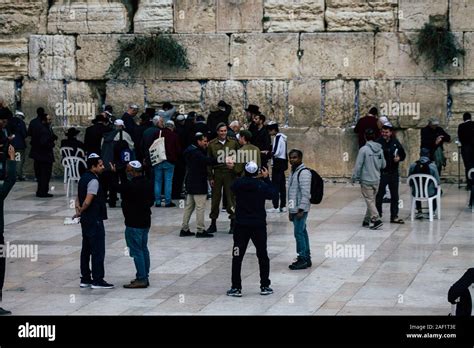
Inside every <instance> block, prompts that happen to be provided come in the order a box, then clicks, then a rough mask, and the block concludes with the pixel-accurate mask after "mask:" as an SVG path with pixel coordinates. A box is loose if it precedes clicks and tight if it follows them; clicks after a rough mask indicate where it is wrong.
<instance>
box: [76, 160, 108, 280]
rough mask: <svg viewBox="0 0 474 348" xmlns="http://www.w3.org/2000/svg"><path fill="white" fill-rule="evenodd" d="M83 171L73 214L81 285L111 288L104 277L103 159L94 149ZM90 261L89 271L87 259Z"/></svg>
mask: <svg viewBox="0 0 474 348" xmlns="http://www.w3.org/2000/svg"><path fill="white" fill-rule="evenodd" d="M87 169H88V170H87V171H86V172H85V173H84V174H83V175H82V176H81V179H80V180H79V184H78V193H77V199H76V215H75V217H80V218H81V228H82V250H81V283H80V287H81V288H90V287H92V289H112V288H113V287H114V286H113V285H112V284H109V283H107V282H106V281H105V280H104V275H105V271H104V260H105V229H104V220H107V208H106V206H105V197H104V194H103V192H102V188H101V186H100V184H99V175H100V174H101V173H102V172H103V171H104V162H103V161H102V159H101V158H100V157H99V155H97V154H95V153H91V154H90V155H89V157H88V158H87ZM90 261H92V272H91V269H90V267H89V262H90ZM91 275H92V277H91Z"/></svg>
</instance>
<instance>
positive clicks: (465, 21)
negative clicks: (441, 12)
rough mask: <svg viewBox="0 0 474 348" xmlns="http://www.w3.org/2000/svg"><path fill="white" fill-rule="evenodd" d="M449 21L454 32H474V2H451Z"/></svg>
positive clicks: (464, 0) (458, 0)
mask: <svg viewBox="0 0 474 348" xmlns="http://www.w3.org/2000/svg"><path fill="white" fill-rule="evenodd" d="M449 6H450V9H449V20H450V23H451V30H453V31H474V23H473V21H472V14H473V13H474V1H472V0H451V1H450V2H449Z"/></svg>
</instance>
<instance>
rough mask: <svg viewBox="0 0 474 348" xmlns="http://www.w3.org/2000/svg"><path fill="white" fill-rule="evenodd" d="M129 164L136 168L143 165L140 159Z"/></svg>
mask: <svg viewBox="0 0 474 348" xmlns="http://www.w3.org/2000/svg"><path fill="white" fill-rule="evenodd" d="M128 164H130V166H131V167H132V168H135V169H140V168H141V167H142V164H141V163H140V162H139V161H130V162H128Z"/></svg>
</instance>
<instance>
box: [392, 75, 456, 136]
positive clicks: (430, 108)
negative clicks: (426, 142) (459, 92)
mask: <svg viewBox="0 0 474 348" xmlns="http://www.w3.org/2000/svg"><path fill="white" fill-rule="evenodd" d="M387 104H388V101H387ZM387 107H388V109H389V110H390V111H391V112H390V111H389V112H388V114H389V117H390V116H392V118H395V117H394V116H397V117H396V118H398V122H399V125H400V127H402V128H422V127H425V126H426V125H427V124H428V120H429V119H430V118H432V117H437V118H438V119H439V120H440V121H441V123H442V124H443V122H444V121H445V119H446V113H447V85H446V81H426V80H411V81H410V80H402V81H401V82H400V98H399V100H398V101H396V102H393V101H392V106H391V107H390V105H387Z"/></svg>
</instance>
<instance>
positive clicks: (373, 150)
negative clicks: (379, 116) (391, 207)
mask: <svg viewBox="0 0 474 348" xmlns="http://www.w3.org/2000/svg"><path fill="white" fill-rule="evenodd" d="M375 137H376V134H375V132H374V130H373V129H367V130H366V131H365V139H366V141H367V142H366V144H365V145H364V146H362V147H361V148H360V150H359V154H358V156H357V160H356V164H355V168H354V172H353V174H352V183H355V182H356V181H359V182H360V186H361V190H362V196H364V199H365V203H366V204H367V211H366V213H365V217H364V221H363V222H362V226H364V227H370V229H371V230H378V229H380V228H382V226H383V222H382V220H381V219H380V216H379V213H378V211H377V207H376V204H375V197H376V196H377V191H378V189H379V184H380V173H381V171H382V169H384V168H385V166H386V162H385V157H384V154H383V150H382V145H381V144H379V143H376V142H375V141H374V140H375ZM370 222H372V226H370Z"/></svg>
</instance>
